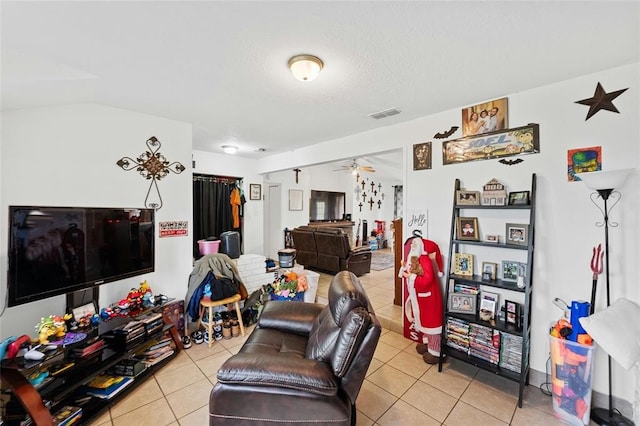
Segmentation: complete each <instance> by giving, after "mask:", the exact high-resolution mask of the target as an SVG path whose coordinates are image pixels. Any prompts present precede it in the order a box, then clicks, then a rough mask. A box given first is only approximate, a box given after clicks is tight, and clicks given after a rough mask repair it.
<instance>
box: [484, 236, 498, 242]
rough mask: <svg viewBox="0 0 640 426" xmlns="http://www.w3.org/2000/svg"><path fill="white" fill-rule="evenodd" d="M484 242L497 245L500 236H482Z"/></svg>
mask: <svg viewBox="0 0 640 426" xmlns="http://www.w3.org/2000/svg"><path fill="white" fill-rule="evenodd" d="M484 242H485V243H496V244H497V243H499V242H500V236H499V235H498V234H489V235H485V236H484Z"/></svg>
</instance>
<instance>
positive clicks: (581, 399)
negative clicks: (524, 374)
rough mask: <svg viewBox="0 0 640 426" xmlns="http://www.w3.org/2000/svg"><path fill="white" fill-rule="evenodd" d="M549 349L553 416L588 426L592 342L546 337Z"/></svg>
mask: <svg viewBox="0 0 640 426" xmlns="http://www.w3.org/2000/svg"><path fill="white" fill-rule="evenodd" d="M549 348H550V350H551V383H552V387H553V410H554V411H555V416H556V417H558V418H559V419H561V420H562V421H564V422H566V423H568V424H571V425H576V426H581V425H588V424H589V415H590V412H591V389H592V384H591V381H592V378H593V356H594V355H595V348H596V346H595V344H594V345H590V346H589V345H583V344H580V343H577V342H573V341H571V340H566V339H558V338H556V337H553V336H549Z"/></svg>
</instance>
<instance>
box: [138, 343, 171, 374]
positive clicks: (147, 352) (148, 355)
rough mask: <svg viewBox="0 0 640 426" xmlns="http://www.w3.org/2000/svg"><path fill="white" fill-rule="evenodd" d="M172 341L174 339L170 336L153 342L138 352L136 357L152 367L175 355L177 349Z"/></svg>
mask: <svg viewBox="0 0 640 426" xmlns="http://www.w3.org/2000/svg"><path fill="white" fill-rule="evenodd" d="M172 342H173V340H172V339H171V338H170V337H164V338H162V339H160V340H158V341H157V342H153V343H152V344H150V345H147V346H145V348H144V349H142V350H141V351H140V352H138V354H137V355H136V356H135V359H137V360H139V361H142V362H143V363H144V364H145V365H146V366H147V367H151V366H152V365H155V364H157V363H159V362H160V361H162V360H163V359H166V358H169V357H170V356H171V355H173V353H174V352H175V349H174V347H173V345H172Z"/></svg>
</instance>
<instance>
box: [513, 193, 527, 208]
mask: <svg viewBox="0 0 640 426" xmlns="http://www.w3.org/2000/svg"><path fill="white" fill-rule="evenodd" d="M509 205H510V206H528V205H529V191H517V192H510V193H509Z"/></svg>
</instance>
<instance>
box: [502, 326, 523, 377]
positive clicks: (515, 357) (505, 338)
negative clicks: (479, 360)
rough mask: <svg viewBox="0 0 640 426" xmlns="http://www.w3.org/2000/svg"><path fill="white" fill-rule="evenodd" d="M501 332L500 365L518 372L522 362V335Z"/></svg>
mask: <svg viewBox="0 0 640 426" xmlns="http://www.w3.org/2000/svg"><path fill="white" fill-rule="evenodd" d="M501 334H502V344H501V345H500V348H501V349H500V367H501V368H506V369H507V370H511V371H515V372H516V373H520V369H521V363H522V337H521V336H515V335H513V334H509V333H501Z"/></svg>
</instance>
